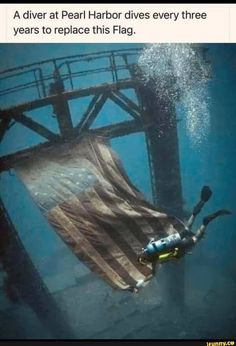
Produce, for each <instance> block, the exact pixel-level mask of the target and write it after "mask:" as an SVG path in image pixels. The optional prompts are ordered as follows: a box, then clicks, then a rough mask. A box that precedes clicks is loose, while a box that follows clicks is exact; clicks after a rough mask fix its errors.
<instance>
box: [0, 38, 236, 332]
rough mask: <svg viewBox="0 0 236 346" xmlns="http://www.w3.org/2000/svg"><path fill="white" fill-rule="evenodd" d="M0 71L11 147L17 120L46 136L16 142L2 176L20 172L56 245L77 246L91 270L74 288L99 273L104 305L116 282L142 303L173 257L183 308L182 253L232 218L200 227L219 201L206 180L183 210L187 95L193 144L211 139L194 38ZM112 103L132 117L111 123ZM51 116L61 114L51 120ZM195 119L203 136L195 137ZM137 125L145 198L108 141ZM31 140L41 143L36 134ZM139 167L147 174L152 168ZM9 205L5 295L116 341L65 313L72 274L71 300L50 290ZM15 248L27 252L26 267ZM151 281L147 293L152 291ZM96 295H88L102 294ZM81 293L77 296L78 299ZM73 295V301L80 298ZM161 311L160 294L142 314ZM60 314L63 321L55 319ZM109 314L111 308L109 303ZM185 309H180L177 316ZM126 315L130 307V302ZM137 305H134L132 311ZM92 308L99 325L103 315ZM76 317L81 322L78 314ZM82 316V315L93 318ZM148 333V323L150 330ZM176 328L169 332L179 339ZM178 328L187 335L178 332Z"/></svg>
mask: <svg viewBox="0 0 236 346" xmlns="http://www.w3.org/2000/svg"><path fill="white" fill-rule="evenodd" d="M90 46H91V45H90ZM101 46H102V45H101ZM1 75H2V77H1V85H2V90H1V96H4V97H5V99H4V103H5V105H3V107H2V108H1V111H0V116H1V139H2V143H3V145H4V136H5V138H6V135H8V137H7V140H8V143H9V141H10V140H11V141H12V139H11V137H10V131H11V128H12V129H13V130H15V129H16V126H15V124H17V125H18V124H20V125H23V126H24V127H26V128H28V129H30V130H31V131H34V132H35V133H36V134H37V135H39V136H41V138H43V139H44V140H43V141H42V140H41V141H40V142H38V143H33V145H31V147H29V144H28V145H27V144H26V145H25V147H24V148H21V149H20V150H14V148H13V150H12V149H11V150H12V151H13V152H12V153H11V152H10V153H7V155H3V157H2V159H1V166H2V172H3V181H4V179H5V180H6V181H7V179H9V176H8V178H6V176H7V175H6V174H7V172H8V174H10V175H15V177H16V178H15V179H20V181H21V184H22V183H23V184H24V186H25V187H26V188H27V190H28V193H29V194H30V195H31V196H32V197H31V198H33V199H32V203H33V200H34V202H36V205H35V206H37V207H36V208H38V210H39V211H40V213H41V214H42V218H44V220H47V221H48V223H49V224H48V227H49V225H51V227H52V228H51V229H50V230H48V231H49V232H50V231H51V232H53V230H54V231H55V234H57V235H58V236H59V238H58V239H57V241H58V242H59V241H60V239H61V241H62V242H63V243H64V244H66V249H67V250H66V251H71V252H72V254H74V255H75V256H76V257H77V258H78V259H79V260H80V262H81V263H83V265H85V267H86V268H88V269H87V270H89V272H88V273H89V274H87V275H85V276H86V279H85V278H84V276H83V275H81V281H80V279H79V278H78V280H77V284H76V285H74V287H73V289H77V286H78V287H79V290H80V295H81V294H82V295H83V285H85V286H86V289H87V291H88V292H89V291H90V286H91V287H92V283H91V282H90V281H91V280H92V282H93V280H95V281H96V280H98V282H99V284H101V285H104V286H102V287H104V289H103V288H99V290H100V293H99V294H103V293H102V292H105V293H106V294H108V297H109V299H108V301H109V302H108V305H109V304H114V301H116V300H117V299H118V300H119V299H120V296H117V293H114V296H113V292H117V290H118V291H119V290H120V291H121V292H120V293H119V294H123V295H124V294H125V295H127V294H128V296H127V297H129V299H128V300H127V301H129V305H132V301H133V303H134V304H133V305H137V298H136V297H135V295H136V296H139V298H138V299H139V304H140V303H141V302H142V292H143V291H145V290H147V285H148V284H149V283H150V284H151V282H152V281H153V280H152V279H154V281H155V280H157V281H161V278H159V280H158V276H157V275H158V269H159V267H160V266H161V269H162V268H165V264H164V263H165V262H171V263H172V264H171V266H169V268H168V266H167V267H166V268H167V270H166V272H167V287H172V286H173V285H174V287H175V290H174V293H173V292H172V293H171V290H169V293H168V288H167V290H166V292H165V293H164V294H165V295H167V298H166V299H168V300H169V302H172V305H177V306H178V305H182V307H183V306H184V300H185V291H184V289H183V287H184V285H185V274H184V273H185V269H184V268H185V264H184V263H185V262H184V261H183V260H182V258H183V257H184V256H185V255H186V254H188V253H189V252H190V250H191V249H192V248H193V247H195V245H196V244H197V243H198V241H199V240H200V239H201V238H202V237H203V236H204V235H205V232H206V228H207V226H208V224H209V223H210V222H211V221H213V220H214V219H215V218H217V217H218V216H222V215H230V214H231V211H229V210H228V209H219V208H218V207H217V209H216V210H217V211H216V212H214V213H208V215H207V216H205V217H204V218H203V222H202V224H200V225H199V226H198V227H197V228H196V230H195V231H193V230H192V225H193V222H194V221H195V218H196V216H197V215H198V214H199V213H200V211H201V210H202V208H203V206H204V205H205V203H206V202H207V201H208V200H209V199H210V198H211V195H212V191H211V188H210V187H209V186H207V185H205V186H203V187H202V191H201V196H200V200H199V202H198V203H197V204H196V203H195V207H194V209H193V210H192V211H187V210H185V208H184V198H183V178H182V177H181V175H182V172H181V165H180V160H181V152H180V150H179V148H180V143H179V140H180V134H179V132H180V131H179V129H178V122H179V119H178V117H177V111H176V109H177V106H179V105H180V104H181V102H182V107H185V108H188V112H189V116H188V117H187V119H186V120H185V130H186V129H187V131H188V134H190V137H191V139H192V140H193V143H192V144H194V145H199V143H200V142H201V140H202V138H204V137H206V136H207V129H208V127H209V122H210V115H209V112H208V109H207V108H208V103H209V95H208V84H209V80H211V79H212V78H213V77H212V69H211V66H210V62H209V61H208V60H207V48H206V47H202V46H196V45H188V44H166V45H165V44H157V45H151V46H149V47H146V48H145V47H139V48H132V47H131V48H130V45H129V48H123V49H114V50H112V51H103V50H102V51H101V50H100V51H98V52H96V53H88V54H77V55H71V56H67V57H62V58H54V59H48V60H44V61H41V62H39V63H32V64H28V65H24V66H21V67H20V68H17V67H16V68H9V69H6V70H5V71H3V72H2V73H1ZM94 75H95V76H96V79H94V78H93V76H94ZM13 80H14V82H13ZM19 95H20V96H19ZM84 99H86V101H84V102H83V103H80V104H78V105H76V104H75V103H74V104H72V103H71V101H72V100H79V101H81V100H82V101H83V100H84ZM109 102H113V104H115V106H116V107H118V110H116V112H117V113H116V114H120V113H123V114H124V113H125V114H128V118H126V120H124V121H117V120H118V119H119V116H118V117H117V119H115V120H114V118H113V123H109V116H106V117H105V119H103V120H102V114H104V113H106V112H112V110H113V108H112V106H111V104H110V103H109ZM8 103H9V104H8ZM12 103H15V104H14V105H12ZM105 107H107V108H105ZM113 107H114V106H113ZM196 107H197V108H198V112H199V111H200V112H201V115H202V114H204V117H202V118H200V120H199V117H196ZM105 109H106V110H105ZM39 112H42V113H43V116H44V122H43V121H42V119H40V121H39V120H38V119H37V118H36V113H39ZM46 112H49V113H48V114H47V113H46ZM183 112H184V110H182V113H183ZM185 112H186V110H185ZM47 117H51V120H52V119H53V122H51V123H50V122H47V121H45V119H46V118H47ZM99 119H101V120H100V122H99ZM127 119H128V120H127ZM96 121H97V124H96V126H94V124H95V122H96ZM199 126H201V133H198V134H197V135H195V133H196V132H197V130H198V129H199ZM18 131H19V129H18ZM135 133H139V134H144V138H145V141H144V147H143V148H133V150H137V149H138V150H139V149H140V150H141V151H143V152H144V151H145V153H146V158H147V161H148V167H149V177H150V178H149V179H150V185H151V192H152V197H151V201H148V198H146V197H145V189H143V188H142V187H141V190H143V191H142V192H140V191H139V190H140V189H138V188H137V187H136V186H135V185H134V184H133V183H132V178H130V177H129V176H132V174H131V173H130V170H129V176H128V174H127V172H126V171H125V168H124V167H123V164H122V162H121V160H120V159H119V157H118V155H117V154H116V153H115V152H114V150H113V149H112V148H111V147H112V140H114V139H116V138H120V137H123V136H125V137H124V138H128V137H129V136H130V135H132V134H135ZM29 138H30V137H29ZM23 142H24V141H23ZM31 142H34V140H33V139H32V138H31ZM127 143H128V142H127ZM22 144H23V146H24V143H22ZM6 147H7V146H6ZM13 147H14V146H13ZM27 147H28V148H27ZM131 149H132V147H130V150H131ZM118 150H119V149H118ZM14 151H15V152H14ZM126 152H127V149H126ZM131 157H132V152H131ZM143 158H144V159H145V155H144V154H143ZM131 165H132V162H131ZM141 166H142V163H141ZM13 169H14V173H12V171H13ZM200 169H201V168H200ZM142 174H145V175H147V172H143V173H141V175H142ZM5 195H6V193H5ZM195 198H196V197H195ZM3 199H4V198H3ZM5 199H6V196H5ZM149 199H150V198H149ZM6 204H7V203H4V200H3V201H1V211H2V216H1V223H2V224H3V226H4V230H6V231H4V232H3V233H2V234H1V258H2V268H3V272H4V273H5V274H4V285H3V287H4V290H5V293H6V295H7V296H8V299H10V301H11V300H12V301H14V302H15V303H16V302H19V301H20V302H24V303H26V304H27V305H28V306H30V308H31V309H32V310H33V311H34V313H36V315H37V316H38V318H39V321H40V322H41V323H42V324H43V325H45V324H46V325H47V329H48V330H49V333H50V334H51V335H50V337H56V338H63V337H65V336H66V337H67V338H68V337H70V338H71V337H72V338H74V337H75V338H90V337H92V338H97V337H98V338H106V337H109V338H113V337H114V338H117V336H113V335H112V331H111V329H110V327H109V323H110V322H108V321H107V324H105V325H104V326H103V327H99V328H98V331H97V332H96V331H95V330H96V328H94V329H95V330H92V328H91V326H90V328H89V323H88V322H86V323H87V326H86V327H85V328H84V330H83V328H82V330H80V328H78V329H77V328H75V326H73V323H71V316H70V317H69V318H68V319H65V317H64V316H62V311H61V308H62V306H63V304H64V306H66V300H68V295H70V294H68V292H69V291H70V289H71V287H70V285H69V284H68V285H67V283H66V280H65V278H64V279H63V280H64V283H63V286H64V288H63V290H62V291H63V295H64V296H63V299H62V302H60V303H59V302H58V301H57V299H55V297H54V296H55V295H57V294H58V293H57V289H55V287H54V296H53V294H52V292H51V289H50V285H48V281H46V280H45V278H44V277H43V275H42V273H41V272H42V271H43V270H44V268H43V265H42V264H41V268H40V265H38V264H37V260H36V259H35V257H34V256H32V257H31V256H30V250H29V249H30V246H31V244H30V241H29V240H28V239H27V237H26V234H24V233H23V232H22V231H21V232H20V231H19V230H18V229H17V227H16V222H14V217H13V218H11V217H10V216H9V215H10V213H9V210H8V208H7V207H6ZM227 205H228V204H227ZM220 207H221V208H222V207H225V205H221V206H220ZM23 212H24V211H23ZM231 217H232V216H231ZM218 222H219V223H220V221H218ZM21 227H22V226H21ZM39 236H40V233H39V234H37V237H39ZM31 237H32V236H31ZM33 241H34V240H33V239H31V242H33ZM45 241H46V242H47V239H45ZM16 255H17V257H19V258H21V261H20V262H21V263H20V266H19V267H18V268H17V267H16V266H15V263H16ZM43 256H44V255H43V253H42V256H41V257H43ZM175 262H177V263H178V264H177V265H175ZM168 264H169V263H168ZM172 265H173V266H172ZM13 267H14V269H13ZM164 270H165V269H164ZM59 271H60V270H59ZM156 274H157V275H156ZM48 276H49V275H48ZM29 277H31V278H32V279H33V280H29ZM88 278H89V279H88ZM84 280H85V284H83V282H84ZM100 280H102V281H100ZM29 281H31V282H29ZM52 281H53V280H52ZM52 281H51V282H52ZM80 282H81V283H82V285H81V287H80ZM158 284H159V285H161V283H159V282H158ZM85 286H84V287H85ZM148 286H149V285H148ZM51 287H52V286H51ZM151 287H152V288H151V291H149V294H150V295H151V296H152V295H153V294H154V292H152V290H153V286H151ZM158 289H159V288H157V292H158ZM32 290H33V291H34V294H32ZM66 291H67V293H66ZM91 291H92V288H91ZM122 291H124V292H123V293H122ZM85 292H86V290H85V291H84V294H85ZM96 294H97V293H95V292H94V293H93V292H91V295H94V297H96ZM159 294H160V293H159ZM77 295H78V292H77V293H76V294H75V296H74V297H76V296H77ZM113 298H114V299H113ZM122 299H124V298H121V301H122ZM113 300H114V301H113ZM76 301H77V299H76V298H75V300H74V304H76ZM112 301H113V303H111V302H112ZM67 304H68V303H67ZM141 304H142V303H141ZM156 305H158V307H157V306H156ZM43 306H47V309H45V307H43ZM84 308H85V309H86V304H85V306H84ZM68 309H69V310H70V311H69V313H68V314H69V315H70V314H72V315H74V314H75V312H74V308H73V307H72V306H71V305H69V306H67V310H68ZM96 309H98V306H97V307H96ZM98 310H99V309H98ZM124 310H125V309H124ZM158 310H159V302H158V304H157V302H156V301H155V302H154V303H153V307H152V308H150V307H148V308H147V307H146V311H145V316H147V318H148V316H149V315H150V316H151V321H152V323H153V320H154V319H156V318H159V317H160V316H159V311H158ZM55 311H56V312H57V316H58V318H57V321H55V319H54V318H53V315H55ZM72 311H73V313H72ZM104 311H105V313H106V312H107V313H108V315H109V314H110V312H109V311H110V310H109V306H108V308H107V309H106V308H105V310H104ZM141 311H142V310H141ZM178 311H179V307H177V308H176V311H175V313H176V314H178ZM119 313H121V314H124V312H123V311H122V308H121V310H120V312H119ZM139 313H140V311H139V310H138V312H137V313H136V315H137V314H139ZM165 314H166V312H165V313H162V315H165ZM78 315H80V314H78ZM128 315H129V314H128ZM141 315H143V313H142V314H141ZM141 315H140V317H141ZM95 316H96V323H97V325H98V326H99V321H98V319H99V313H98V311H97V312H96V314H95ZM131 316H133V315H132V313H131ZM87 317H88V316H87ZM74 318H76V319H77V320H78V322H81V321H82V320H81V316H74ZM127 318H128V317H127ZM181 318H182V319H183V317H181ZM83 319H84V320H86V315H83ZM88 319H89V318H88ZM113 319H114V316H113ZM84 320H83V322H84ZM129 320H131V321H132V318H129ZM136 320H137V321H138V322H137V321H136ZM141 320H143V316H142V318H141ZM118 321H119V323H118V328H117V330H115V332H113V333H114V335H116V333H117V335H118V338H126V336H127V335H128V337H127V338H133V337H132V336H134V338H135V337H136V336H135V332H133V334H132V332H128V330H127V331H126V332H125V335H126V336H125V335H124V336H123V337H121V336H122V333H121V330H122V329H123V328H124V326H123V327H122V323H126V322H125V321H126V318H125V317H124V318H121V319H120V318H118ZM135 321H136V322H135ZM112 323H113V324H112V325H113V327H112V328H114V329H116V327H115V326H116V325H117V321H115V320H114V321H112ZM136 323H137V329H139V328H140V327H138V325H139V324H140V320H139V319H137V317H136V316H135V318H134V319H133V326H134V329H135V325H136ZM141 325H142V324H141ZM143 325H144V326H145V320H144V322H143ZM61 326H63V327H62V328H61ZM165 328H166V327H165ZM165 328H164V330H165ZM100 329H101V330H100ZM75 330H76V331H75ZM142 330H143V329H142ZM232 330H233V329H232ZM119 331H120V333H121V334H119ZM148 335H149V334H145V330H144V331H143V337H144V338H147V337H148ZM162 335H163V331H160V332H159V333H158V332H157V331H153V332H152V334H151V336H150V338H162ZM176 335H177V334H174V333H173V337H174V338H176ZM178 335H180V336H181V335H182V337H184V336H185V335H184V334H183V333H182V334H181V332H180V333H179V334H178ZM199 336H200V334H199ZM219 336H220V334H219ZM230 336H231V334H230ZM165 337H166V336H165ZM167 338H168V336H167Z"/></svg>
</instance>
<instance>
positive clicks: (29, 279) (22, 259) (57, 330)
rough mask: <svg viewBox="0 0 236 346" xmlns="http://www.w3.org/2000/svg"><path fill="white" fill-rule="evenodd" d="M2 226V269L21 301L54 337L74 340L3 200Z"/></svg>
mask: <svg viewBox="0 0 236 346" xmlns="http://www.w3.org/2000/svg"><path fill="white" fill-rule="evenodd" d="M0 225H1V237H0V240H3V241H4V242H3V243H2V242H1V245H2V246H1V247H0V255H1V260H2V263H3V268H4V271H5V272H6V273H7V275H8V279H9V282H10V283H11V286H12V287H14V289H16V290H17V292H18V296H19V299H20V300H22V301H23V302H24V303H26V304H28V305H29V306H30V307H31V309H32V310H33V311H34V312H35V314H36V315H37V317H38V318H39V320H40V321H41V323H42V324H43V325H44V326H45V328H46V329H47V330H48V331H49V332H50V333H51V335H52V337H53V338H56V339H57V338H60V339H68V338H73V337H74V335H73V332H72V330H71V328H70V327H69V326H68V324H67V321H66V319H65V318H64V316H63V314H62V312H61V310H60V309H59V308H58V306H57V304H56V302H55V301H54V299H53V297H52V295H51V294H50V292H49V291H48V289H47V287H46V286H45V284H44V282H43V280H42V279H41V277H40V275H39V273H38V271H37V269H36V268H35V266H34V265H33V263H32V261H31V259H30V257H29V255H28V254H27V252H26V251H25V248H24V246H23V244H22V242H21V240H20V238H19V236H18V234H17V232H16V230H15V227H14V225H13V224H12V222H11V221H10V219H9V216H8V214H7V211H6V209H5V207H4V205H3V202H2V200H1V199H0ZM3 246H4V247H3Z"/></svg>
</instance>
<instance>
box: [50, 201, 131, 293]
mask: <svg viewBox="0 0 236 346" xmlns="http://www.w3.org/2000/svg"><path fill="white" fill-rule="evenodd" d="M50 215H51V218H53V219H56V222H57V223H58V225H60V226H59V227H60V228H59V229H58V230H59V232H60V231H61V230H66V232H67V237H68V235H69V238H70V244H69V245H71V244H73V248H74V251H75V253H76V254H77V255H79V253H80V251H82V252H83V253H85V254H86V255H87V256H89V257H90V259H91V260H92V261H93V262H94V263H95V264H96V267H97V266H98V267H99V269H100V271H101V272H102V273H104V274H105V276H107V277H108V278H109V279H110V280H111V281H113V282H114V283H115V284H116V285H117V286H118V287H120V288H123V289H124V288H128V287H129V285H127V284H126V283H125V282H124V280H123V279H122V277H121V276H119V274H117V272H116V271H115V270H113V269H112V267H111V266H110V265H108V263H107V262H106V261H105V260H104V258H103V257H102V256H101V255H100V254H99V253H98V252H97V250H96V249H95V248H94V247H93V246H92V245H91V244H90V242H88V241H87V239H86V238H85V237H84V236H83V234H81V232H80V231H79V230H78V229H77V228H76V227H75V226H74V224H73V223H72V222H71V220H70V219H69V218H68V217H67V216H66V215H65V214H64V213H63V211H62V210H61V208H60V207H58V206H57V207H55V208H53V210H51V212H50ZM49 220H50V218H49ZM63 233H64V231H62V237H63Z"/></svg>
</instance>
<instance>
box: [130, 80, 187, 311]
mask: <svg viewBox="0 0 236 346" xmlns="http://www.w3.org/2000/svg"><path fill="white" fill-rule="evenodd" d="M141 80H142V79H141V78H140V83H139V86H138V88H137V89H136V91H137V93H138V98H139V100H141V105H140V107H142V109H143V113H142V119H143V123H144V124H145V123H152V126H150V127H148V128H147V129H146V131H145V135H146V141H147V150H148V156H149V163H150V173H151V181H152V188H153V200H154V204H155V205H157V206H158V207H160V208H161V209H162V210H163V211H164V212H166V213H168V214H172V215H175V216H177V217H180V218H182V217H183V214H184V212H183V196H182V183H181V173H180V163H179V149H178V147H179V145H178V134H177V120H176V113H175V107H174V104H173V103H171V102H169V101H166V100H164V99H163V98H161V97H159V96H158V94H157V93H156V92H155V90H156V88H155V86H154V84H153V83H152V81H150V82H149V83H148V84H145V86H144V85H143V84H142V82H141ZM166 268H167V277H166V291H167V292H168V298H169V300H170V301H172V302H173V303H175V304H177V305H178V306H180V307H183V306H184V295H185V294H184V284H185V274H184V273H185V269H184V261H182V262H180V263H178V264H175V263H174V264H172V263H168V264H167V265H166Z"/></svg>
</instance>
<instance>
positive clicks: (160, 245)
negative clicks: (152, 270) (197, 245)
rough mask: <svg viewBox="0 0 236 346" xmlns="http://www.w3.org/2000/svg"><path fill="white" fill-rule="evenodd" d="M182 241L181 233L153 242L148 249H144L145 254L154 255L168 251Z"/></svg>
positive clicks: (148, 245)
mask: <svg viewBox="0 0 236 346" xmlns="http://www.w3.org/2000/svg"><path fill="white" fill-rule="evenodd" d="M180 241H181V237H180V234H179V233H174V234H171V235H169V236H168V237H166V238H162V239H159V240H156V241H154V240H151V241H150V242H149V243H148V244H147V246H146V248H144V250H143V251H144V253H145V254H147V255H154V254H158V253H162V252H165V251H166V250H171V249H173V248H174V247H175V246H176V245H178V244H179V243H180Z"/></svg>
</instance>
